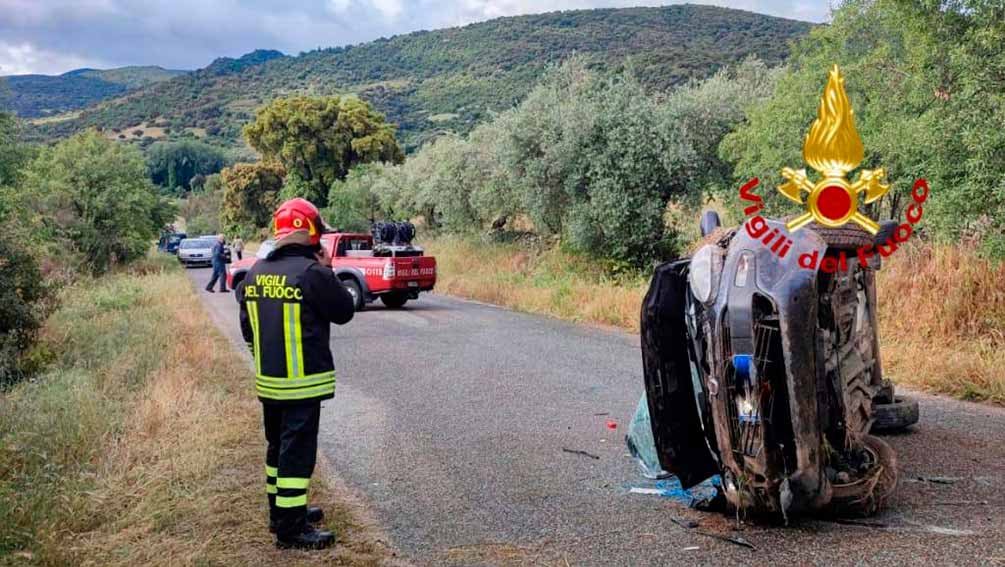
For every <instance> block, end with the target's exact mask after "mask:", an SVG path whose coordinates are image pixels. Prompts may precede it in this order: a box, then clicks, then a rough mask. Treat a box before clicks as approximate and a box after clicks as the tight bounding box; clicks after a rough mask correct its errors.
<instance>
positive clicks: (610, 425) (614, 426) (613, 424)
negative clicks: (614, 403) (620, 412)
mask: <svg viewBox="0 0 1005 567" xmlns="http://www.w3.org/2000/svg"><path fill="white" fill-rule="evenodd" d="M617 428H618V422H616V421H614V420H613V419H608V420H607V429H617Z"/></svg>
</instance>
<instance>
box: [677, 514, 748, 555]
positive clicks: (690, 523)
mask: <svg viewBox="0 0 1005 567" xmlns="http://www.w3.org/2000/svg"><path fill="white" fill-rule="evenodd" d="M670 521H672V522H673V523H675V524H677V525H678V526H680V527H682V528H684V529H686V530H695V532H694V533H696V534H698V535H703V536H705V537H710V538H712V539H717V540H719V541H725V542H727V543H732V544H734V545H739V546H741V547H746V548H748V549H754V550H756V549H757V548H756V547H754V544H752V543H750V542H749V541H747V540H745V539H743V538H742V537H740V536H729V535H722V534H717V533H713V532H708V531H705V530H698V529H695V528H697V527H698V526H699V524H698V522H695V521H694V520H680V519H678V518H670ZM694 549H698V548H697V547H695V548H694Z"/></svg>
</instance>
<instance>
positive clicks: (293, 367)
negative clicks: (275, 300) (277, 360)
mask: <svg viewBox="0 0 1005 567" xmlns="http://www.w3.org/2000/svg"><path fill="white" fill-rule="evenodd" d="M302 335H303V333H301V330H300V304H299V303H284V304H283V338H284V339H285V340H286V376H287V377H288V378H300V377H302V376H303V375H304V347H303V341H302V338H303V337H302Z"/></svg>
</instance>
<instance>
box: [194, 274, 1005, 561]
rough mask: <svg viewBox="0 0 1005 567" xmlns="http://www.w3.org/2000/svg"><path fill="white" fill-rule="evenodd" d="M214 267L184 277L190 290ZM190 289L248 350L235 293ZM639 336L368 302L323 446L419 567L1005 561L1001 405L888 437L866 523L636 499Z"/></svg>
mask: <svg viewBox="0 0 1005 567" xmlns="http://www.w3.org/2000/svg"><path fill="white" fill-rule="evenodd" d="M209 272H210V271H209V270H205V269H201V270H199V269H197V270H191V271H190V272H189V273H190V276H191V278H192V280H193V282H194V283H195V284H196V285H197V286H198V289H200V290H201V288H202V287H203V286H204V285H205V282H206V281H207V280H208V277H209ZM200 294H201V296H202V298H203V300H204V303H205V305H206V306H207V307H208V309H209V311H210V313H211V315H212V317H213V319H214V321H216V322H217V324H218V325H219V326H220V327H221V329H222V330H223V331H224V332H225V333H226V334H227V336H229V337H230V338H232V339H233V341H234V343H235V345H239V348H241V350H242V351H243V350H244V347H243V343H242V341H241V339H240V331H239V330H238V324H237V305H236V302H235V301H234V298H233V294H226V295H222V294H216V295H211V294H207V293H205V292H203V291H200ZM638 342H639V341H638V337H637V336H634V335H629V334H626V333H621V332H618V331H612V330H606V329H597V328H593V327H587V326H581V325H575V324H570V323H565V322H561V321H557V320H554V319H549V318H545V317H538V316H533V315H527V314H521V313H515V312H512V311H508V310H505V309H500V308H496V307H492V306H486V305H482V304H477V303H472V302H467V301H462V300H457V299H452V298H448V297H444V296H436V295H424V296H423V297H422V298H421V299H420V300H419V301H417V302H410V303H409V304H408V306H407V307H406V308H405V309H404V310H400V311H392V310H386V309H384V308H383V306H382V305H380V304H379V303H378V304H374V305H372V306H370V307H369V308H368V309H367V310H366V311H363V312H361V313H358V314H357V315H356V317H355V318H354V319H353V321H352V322H351V323H350V324H348V325H346V326H344V327H336V328H335V329H334V330H333V337H332V350H333V352H334V353H335V360H336V367H337V369H338V372H339V382H338V389H337V391H336V397H335V399H334V400H332V401H330V402H327V403H326V404H325V410H324V413H323V417H322V426H321V427H322V433H321V450H322V451H323V452H324V453H325V456H326V457H327V459H328V460H329V462H331V463H332V464H333V468H334V469H335V470H337V471H338V474H339V475H340V477H341V480H342V481H343V482H344V483H346V484H347V485H349V486H350V487H351V488H352V489H354V491H358V493H359V494H361V495H363V498H364V500H365V501H366V502H367V503H368V505H369V506H370V507H371V508H372V509H373V511H374V512H375V515H376V517H377V518H378V520H379V522H380V523H381V524H382V526H383V528H384V529H385V530H386V532H387V533H388V534H390V537H391V538H392V540H393V544H394V545H395V546H396V547H397V548H398V549H399V550H400V552H401V553H402V554H403V555H404V557H406V558H408V559H410V560H412V561H414V562H415V563H419V564H428V565H442V564H456V565H696V564H708V565H770V564H779V565H814V564H815V565H863V564H870V565H872V564H877V565H926V566H932V565H996V564H999V565H1005V513H1003V507H1005V493H1003V492H1002V490H1001V486H1002V485H1003V483H1005V409H1002V408H995V407H989V406H984V405H979V404H971V403H965V402H958V401H953V400H948V399H944V398H939V397H932V396H924V395H918V396H919V397H920V398H921V404H922V405H921V408H922V417H921V423H920V424H919V425H917V426H916V427H915V428H914V430H913V431H911V432H909V433H906V434H900V435H896V436H892V437H888V441H889V442H890V443H891V445H892V446H893V447H894V449H895V450H896V452H897V455H898V459H899V462H900V478H901V483H900V486H899V487H898V491H897V493H896V495H895V496H894V498H893V499H892V501H891V502H890V503H889V505H888V507H887V509H886V510H885V511H884V512H882V513H881V514H880V515H879V516H877V517H874V518H869V519H868V520H867V521H868V522H872V523H875V525H871V526H864V525H844V524H837V523H832V522H825V521H807V520H804V521H801V522H799V523H798V524H796V525H795V526H792V527H781V526H765V525H758V524H754V523H750V522H743V523H742V524H739V525H738V524H737V521H736V519H735V518H727V517H725V516H723V515H719V514H706V513H700V512H696V511H693V510H689V509H687V508H686V507H685V506H683V505H682V504H680V503H678V502H676V501H674V500H671V499H667V498H662V497H659V496H651V495H640V494H633V493H630V492H629V489H630V488H631V487H633V486H647V483H646V481H644V479H642V478H641V477H640V475H639V474H638V472H637V468H636V465H635V463H634V462H633V461H632V460H631V459H630V458H629V457H628V455H627V452H626V450H625V448H624V444H623V442H622V438H623V436H624V434H625V432H626V428H627V426H628V422H629V421H630V419H631V416H632V413H633V411H634V409H635V405H636V403H637V402H638V399H639V396H640V395H641V393H642V389H643V385H642V368H641V358H640V354H639V346H638ZM252 380H253V379H252V376H251V375H250V374H249V376H248V384H249V395H253V390H252V389H251V387H252V386H251V384H252ZM609 419H610V420H614V421H616V423H617V429H613V430H612V429H609V428H608V427H607V423H606V422H607V420H609ZM563 448H567V449H573V450H582V451H587V452H589V453H591V454H593V455H596V456H598V457H599V459H593V458H590V457H587V456H583V455H579V454H571V453H567V452H564V451H563V450H562V449H563ZM932 477H937V478H936V480H937V481H938V482H933V481H931V480H928V481H923V480H919V478H929V479H930V478H932ZM675 518H676V519H678V520H684V521H685V522H686V521H688V520H691V521H696V522H698V523H699V527H697V528H691V529H688V528H684V527H681V526H680V525H678V524H676V523H674V522H673V519H675ZM700 532H705V533H714V534H720V535H739V536H740V537H742V538H743V539H745V540H747V541H749V542H750V543H752V544H753V545H754V546H755V547H756V549H754V550H751V549H748V548H745V547H741V546H738V545H735V544H733V543H728V542H725V541H721V540H718V539H715V538H712V537H708V536H707V535H703V534H702V533H700Z"/></svg>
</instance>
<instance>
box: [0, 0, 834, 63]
mask: <svg viewBox="0 0 1005 567" xmlns="http://www.w3.org/2000/svg"><path fill="white" fill-rule="evenodd" d="M681 1H683V0H681ZM704 1H705V2H707V3H712V4H718V5H720V6H728V7H732V8H741V9H745V10H751V11H755V12H761V13H765V14H771V15H776V16H782V17H794V18H799V19H807V20H812V21H824V20H826V19H827V17H828V14H829V7H828V0H731V1H727V0H711V1H710V0H704ZM640 2H641V3H645V2H646V0H550V1H541V0H287V1H285V2H282V3H280V2H275V1H274V0H144V1H142V2H141V1H137V0H0V38H2V39H0V66H2V70H0V74H9V73H22V72H44V73H58V72H62V71H67V70H70V69H73V68H76V67H80V66H97V65H101V66H121V65H161V66H164V67H171V68H181V69H194V68H198V67H203V66H205V65H207V64H209V63H210V62H211V61H212V60H213V59H215V58H217V57H221V56H229V57H236V56H239V55H242V54H244V53H247V52H249V51H252V50H254V49H259V48H264V49H279V50H281V51H284V52H286V53H292V54H296V53H298V52H300V51H307V50H311V49H316V48H318V47H332V46H338V45H346V44H354V43H361V42H365V41H370V40H373V39H376V38H379V37H388V36H391V35H395V34H401V33H408V32H410V31H415V30H419V29H437V28H442V27H448V26H455V25H463V24H467V23H471V22H475V21H480V20H486V19H490V18H496V17H500V16H512V15H518V14H527V13H537V12H549V11H554V10H571V9H584V8H600V7H624V6H631V5H638V4H639V3H640ZM657 3H662V4H667V3H678V2H677V1H676V0H671V1H669V2H657Z"/></svg>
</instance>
